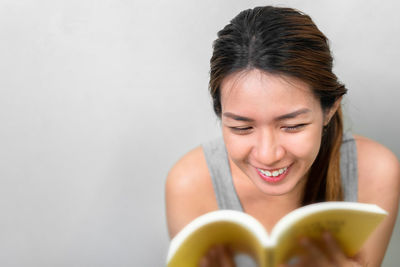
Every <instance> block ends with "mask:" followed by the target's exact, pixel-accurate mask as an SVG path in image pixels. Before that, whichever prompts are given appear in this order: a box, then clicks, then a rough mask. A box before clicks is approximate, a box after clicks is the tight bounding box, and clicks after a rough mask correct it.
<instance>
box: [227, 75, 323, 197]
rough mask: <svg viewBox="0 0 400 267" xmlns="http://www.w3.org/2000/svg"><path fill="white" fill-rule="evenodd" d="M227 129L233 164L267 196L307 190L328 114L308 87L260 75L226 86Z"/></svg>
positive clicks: (229, 79)
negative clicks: (311, 168) (303, 187)
mask: <svg viewBox="0 0 400 267" xmlns="http://www.w3.org/2000/svg"><path fill="white" fill-rule="evenodd" d="M221 105H222V114H221V119H222V129H223V136H224V141H225V144H226V148H227V151H228V154H229V157H230V159H231V160H232V161H233V163H234V164H235V165H236V166H237V167H239V169H240V170H242V171H243V173H245V174H246V175H247V176H248V177H249V178H250V180H251V181H252V182H253V183H254V184H255V185H256V186H257V187H258V188H259V189H260V190H261V191H262V192H264V193H266V194H268V195H273V196H278V195H284V194H287V193H290V192H292V190H294V189H295V188H302V186H301V185H304V184H305V181H306V177H307V172H308V170H309V168H310V167H311V165H312V163H313V162H314V160H315V158H316V157H317V154H318V151H319V148H320V145H321V134H322V129H323V125H324V113H323V111H322V108H321V106H320V103H319V101H318V99H316V98H315V97H314V96H313V95H312V92H311V90H310V88H309V86H308V85H307V84H305V83H304V82H302V81H300V80H297V79H294V78H290V77H287V76H282V75H273V74H267V73H265V72H262V71H259V70H251V71H246V72H240V73H234V74H231V75H230V76H228V77H226V78H225V79H224V80H223V82H222V85H221Z"/></svg>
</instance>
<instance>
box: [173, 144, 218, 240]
mask: <svg viewBox="0 0 400 267" xmlns="http://www.w3.org/2000/svg"><path fill="white" fill-rule="evenodd" d="M165 196H166V211H167V222H168V230H169V233H170V236H171V237H173V236H175V234H176V233H177V232H179V231H180V230H181V229H182V228H183V227H184V226H185V225H186V224H188V223H189V222H190V221H192V220H193V219H195V218H196V217H198V216H200V215H202V214H204V213H207V212H209V211H212V210H216V209H217V208H218V207H217V201H216V198H215V194H214V189H213V185H212V181H211V178H210V174H209V172H208V167H207V163H206V160H205V158H204V153H203V149H202V147H201V146H199V147H197V148H195V149H193V150H191V151H190V152H188V153H187V154H186V155H184V156H183V157H182V158H181V159H180V160H179V161H178V162H177V163H176V164H175V165H174V166H173V167H172V168H171V170H170V171H169V173H168V176H167V180H166V184H165Z"/></svg>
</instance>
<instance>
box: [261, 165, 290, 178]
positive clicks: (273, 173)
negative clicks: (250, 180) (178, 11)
mask: <svg viewBox="0 0 400 267" xmlns="http://www.w3.org/2000/svg"><path fill="white" fill-rule="evenodd" d="M287 169H288V167H284V168H281V169H277V170H274V171H265V170H263V169H259V168H257V170H258V171H259V172H261V173H262V174H264V175H265V176H268V177H277V176H279V175H281V174H283V173H285V172H286V171H287Z"/></svg>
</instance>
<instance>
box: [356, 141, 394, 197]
mask: <svg viewBox="0 0 400 267" xmlns="http://www.w3.org/2000/svg"><path fill="white" fill-rule="evenodd" d="M355 140H356V144H357V156H358V172H359V189H360V191H359V194H360V196H359V199H360V200H366V201H368V200H369V198H372V199H375V198H378V197H379V198H382V193H383V192H387V193H389V195H393V196H395V195H397V196H398V195H399V194H400V164H399V160H398V159H397V157H396V155H395V154H394V153H393V152H392V151H390V150H389V149H388V148H386V147H385V146H383V145H382V144H379V143H378V142H375V141H373V140H371V139H369V138H366V137H363V136H359V135H356V136H355ZM382 190H383V191H382ZM372 199H371V200H372ZM368 202H369V201H368Z"/></svg>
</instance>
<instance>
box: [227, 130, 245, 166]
mask: <svg viewBox="0 0 400 267" xmlns="http://www.w3.org/2000/svg"><path fill="white" fill-rule="evenodd" d="M222 134H223V138H224V142H225V146H226V150H227V152H228V155H229V157H230V158H231V159H232V160H233V161H234V162H235V163H237V162H238V161H239V160H242V159H244V158H246V157H247V156H248V154H249V153H250V150H251V144H250V143H251V142H250V141H249V140H248V138H244V137H243V136H237V135H234V134H232V133H231V132H230V130H229V129H224V130H223V131H222Z"/></svg>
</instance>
